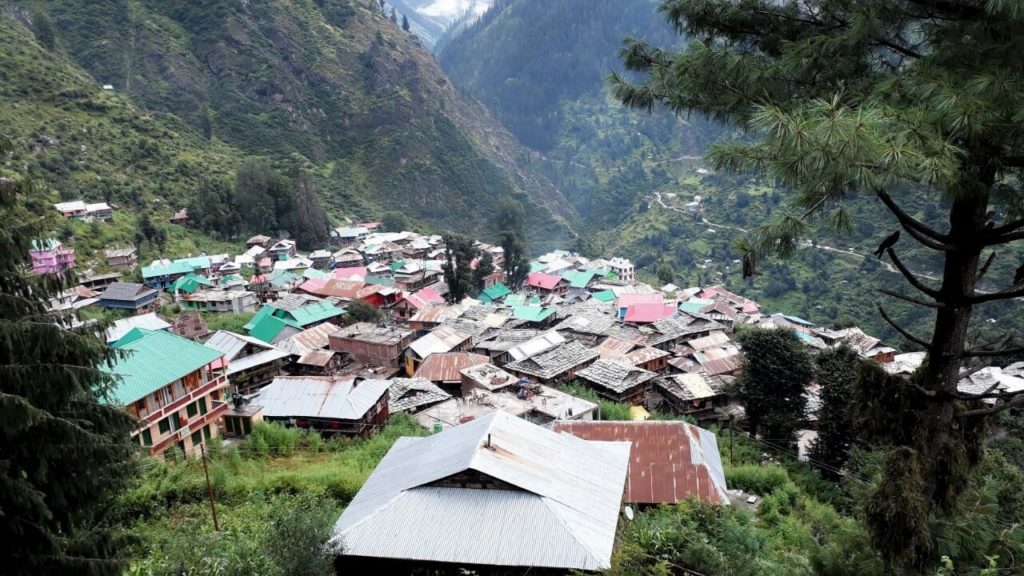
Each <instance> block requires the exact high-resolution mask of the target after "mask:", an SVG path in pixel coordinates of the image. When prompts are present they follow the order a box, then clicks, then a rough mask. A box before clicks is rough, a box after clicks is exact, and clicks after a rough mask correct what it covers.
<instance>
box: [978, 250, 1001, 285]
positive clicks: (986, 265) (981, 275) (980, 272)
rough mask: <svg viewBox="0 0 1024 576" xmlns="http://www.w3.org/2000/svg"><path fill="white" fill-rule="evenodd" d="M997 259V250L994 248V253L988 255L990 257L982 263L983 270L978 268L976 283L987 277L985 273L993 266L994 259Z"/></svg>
mask: <svg viewBox="0 0 1024 576" xmlns="http://www.w3.org/2000/svg"><path fill="white" fill-rule="evenodd" d="M995 259H996V252H995V250H993V251H992V253H991V254H989V255H988V258H987V259H986V260H985V263H984V264H982V266H981V270H978V275H977V276H975V277H974V282H975V283H977V282H978V281H980V280H981V279H982V278H984V277H985V274H986V273H987V272H988V269H989V267H990V266H992V261H993V260H995Z"/></svg>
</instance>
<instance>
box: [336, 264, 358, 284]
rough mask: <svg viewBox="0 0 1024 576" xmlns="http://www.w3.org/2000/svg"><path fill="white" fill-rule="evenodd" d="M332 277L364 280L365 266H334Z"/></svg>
mask: <svg viewBox="0 0 1024 576" xmlns="http://www.w3.org/2000/svg"><path fill="white" fill-rule="evenodd" d="M334 277H335V278H337V279H338V280H359V281H362V280H365V279H366V266H353V267H351V268H335V269H334Z"/></svg>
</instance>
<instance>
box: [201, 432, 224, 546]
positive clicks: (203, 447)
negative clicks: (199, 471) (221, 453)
mask: <svg viewBox="0 0 1024 576" xmlns="http://www.w3.org/2000/svg"><path fill="white" fill-rule="evenodd" d="M199 453H200V454H201V455H202V457H203V473H204V474H206V493H207V495H209V497H210V512H212V513H213V529H214V531H216V532H220V523H219V522H217V504H216V503H214V501H213V486H212V485H211V484H210V469H209V468H208V467H207V466H206V445H205V444H200V445H199Z"/></svg>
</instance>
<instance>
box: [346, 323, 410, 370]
mask: <svg viewBox="0 0 1024 576" xmlns="http://www.w3.org/2000/svg"><path fill="white" fill-rule="evenodd" d="M414 338H415V333H414V332H413V331H412V330H406V329H403V328H399V327H396V326H378V325H375V324H370V323H367V322H359V323H356V324H353V325H351V326H347V327H345V328H340V329H338V330H337V331H335V332H334V333H332V334H331V335H330V336H329V341H330V347H331V350H336V351H338V352H344V353H345V354H348V355H349V356H351V357H352V358H354V359H356V360H357V361H359V362H362V363H363V364H366V365H368V366H382V367H389V368H400V367H401V366H402V353H403V352H404V351H405V349H406V348H408V347H409V344H410V343H412V341H413V339H414Z"/></svg>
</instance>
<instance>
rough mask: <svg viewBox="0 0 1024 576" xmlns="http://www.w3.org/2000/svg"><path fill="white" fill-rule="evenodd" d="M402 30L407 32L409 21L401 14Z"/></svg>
mask: <svg viewBox="0 0 1024 576" xmlns="http://www.w3.org/2000/svg"><path fill="white" fill-rule="evenodd" d="M402 30H405V31H406V32H408V31H409V19H408V18H406V17H405V14H402Z"/></svg>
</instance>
